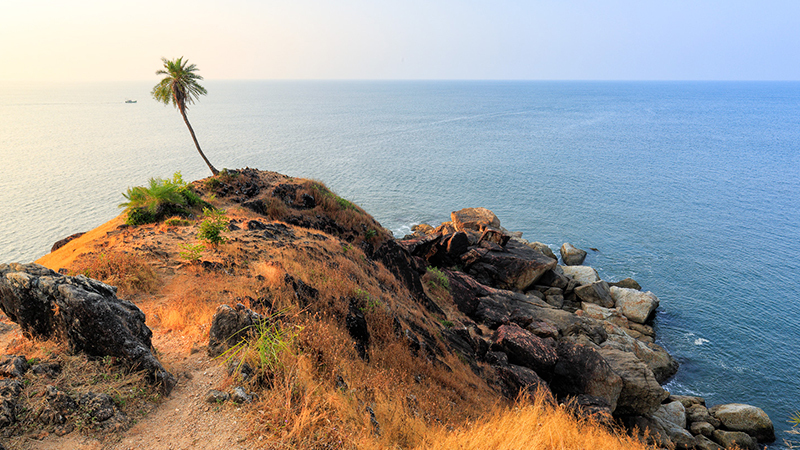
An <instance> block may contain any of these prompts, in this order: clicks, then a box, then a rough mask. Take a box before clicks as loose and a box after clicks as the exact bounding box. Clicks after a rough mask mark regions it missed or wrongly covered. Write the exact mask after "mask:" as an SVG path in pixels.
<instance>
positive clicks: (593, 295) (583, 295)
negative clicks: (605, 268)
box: [575, 281, 614, 308]
mask: <svg viewBox="0 0 800 450" xmlns="http://www.w3.org/2000/svg"><path fill="white" fill-rule="evenodd" d="M575 295H577V296H578V298H579V299H581V301H584V302H587V303H594V304H596V305H600V306H602V307H604V308H613V307H614V299H613V298H611V290H610V288H609V286H608V283H606V282H605V281H597V282H594V283H592V284H586V285H583V286H579V287H577V288H575Z"/></svg>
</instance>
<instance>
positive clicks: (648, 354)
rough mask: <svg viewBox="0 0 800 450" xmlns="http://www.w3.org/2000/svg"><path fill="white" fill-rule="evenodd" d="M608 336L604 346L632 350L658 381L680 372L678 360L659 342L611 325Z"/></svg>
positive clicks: (665, 379) (660, 381)
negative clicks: (647, 340) (641, 337)
mask: <svg viewBox="0 0 800 450" xmlns="http://www.w3.org/2000/svg"><path fill="white" fill-rule="evenodd" d="M609 328H610V329H611V331H610V332H609V333H608V338H607V339H606V341H605V342H603V343H602V345H601V347H603V348H612V349H615V350H621V351H624V352H632V353H634V354H635V355H636V357H637V358H639V359H640V360H641V361H642V362H644V363H645V364H647V367H649V368H650V370H652V371H653V376H655V378H656V381H658V382H659V383H663V382H665V381H667V380H668V379H669V378H670V377H672V376H673V375H675V374H676V373H677V372H678V362H677V361H676V360H675V358H673V357H672V356H671V355H670V354H669V353H667V351H666V350H664V348H662V347H661V346H660V345H658V344H651V343H644V342H642V341H639V340H637V339H634V338H633V337H631V336H629V335H628V334H627V333H625V332H623V330H622V329H621V328H618V327H609Z"/></svg>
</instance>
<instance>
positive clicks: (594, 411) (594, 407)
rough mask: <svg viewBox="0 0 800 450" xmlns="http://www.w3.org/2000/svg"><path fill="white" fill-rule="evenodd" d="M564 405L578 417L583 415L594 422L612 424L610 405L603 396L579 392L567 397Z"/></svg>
mask: <svg viewBox="0 0 800 450" xmlns="http://www.w3.org/2000/svg"><path fill="white" fill-rule="evenodd" d="M564 405H565V406H566V407H567V408H568V409H569V410H571V411H572V412H573V413H574V414H575V415H577V416H579V417H585V418H587V419H590V420H593V421H594V422H595V423H598V424H601V425H605V426H609V427H612V426H613V424H614V417H613V416H612V415H611V407H610V405H609V404H608V402H607V401H606V399H604V398H600V397H595V396H593V395H587V394H580V395H576V396H570V397H568V399H567V401H565V402H564Z"/></svg>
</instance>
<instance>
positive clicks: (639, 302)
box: [611, 286, 658, 323]
mask: <svg viewBox="0 0 800 450" xmlns="http://www.w3.org/2000/svg"><path fill="white" fill-rule="evenodd" d="M611 297H612V298H613V299H614V303H615V304H616V305H617V309H619V310H620V312H621V313H622V314H623V315H624V316H625V317H627V318H628V319H629V320H632V321H634V322H636V323H645V322H647V321H648V320H649V319H650V318H651V317H652V316H653V313H654V312H655V310H656V308H657V307H658V297H656V296H655V294H653V293H652V292H650V291H647V292H641V291H637V290H635V289H626V288H619V287H616V286H612V287H611Z"/></svg>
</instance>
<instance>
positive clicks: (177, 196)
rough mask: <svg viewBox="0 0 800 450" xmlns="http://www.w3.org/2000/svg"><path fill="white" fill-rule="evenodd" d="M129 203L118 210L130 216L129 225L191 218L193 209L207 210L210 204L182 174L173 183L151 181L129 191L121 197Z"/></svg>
mask: <svg viewBox="0 0 800 450" xmlns="http://www.w3.org/2000/svg"><path fill="white" fill-rule="evenodd" d="M122 195H123V196H124V197H125V199H126V200H128V201H127V202H124V203H121V204H120V205H119V206H120V207H124V208H125V209H126V211H127V212H128V217H127V219H126V221H125V223H127V224H128V225H133V226H136V225H142V224H146V223H155V222H158V221H159V220H163V219H164V218H165V217H169V216H175V215H178V216H187V215H190V214H191V212H190V211H189V210H190V209H193V208H199V207H203V206H207V203H206V202H204V201H203V199H202V198H201V197H200V196H199V195H197V194H196V193H195V192H194V191H192V190H191V188H190V187H189V186H188V185H187V184H186V182H185V181H183V177H182V176H181V173H180V172H175V174H174V175H173V176H172V179H171V180H169V179H168V180H164V179H161V178H150V180H149V182H148V186H147V187H145V186H136V187H132V188H128V191H127V192H125V193H123V194H122Z"/></svg>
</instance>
